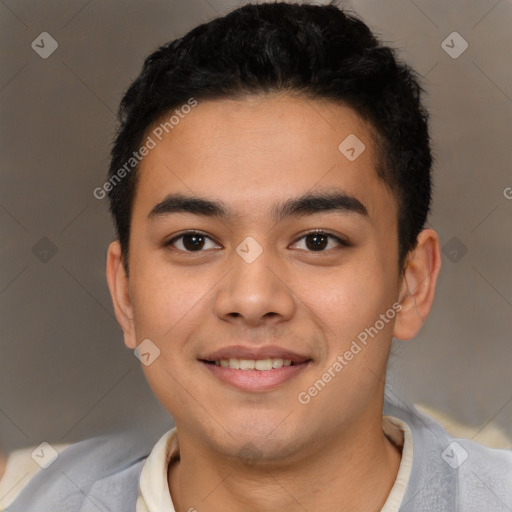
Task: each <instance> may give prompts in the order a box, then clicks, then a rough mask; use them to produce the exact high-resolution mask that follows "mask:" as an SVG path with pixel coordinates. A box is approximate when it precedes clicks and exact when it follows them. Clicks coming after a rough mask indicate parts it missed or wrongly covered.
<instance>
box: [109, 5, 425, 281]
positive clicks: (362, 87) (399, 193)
mask: <svg viewBox="0 0 512 512" xmlns="http://www.w3.org/2000/svg"><path fill="white" fill-rule="evenodd" d="M274 92H284V93H290V94H299V95H302V96H304V97H307V98H310V99H322V100H331V101H334V102H338V103H340V104H343V105H347V106H349V107H351V108H353V109H354V110H355V111H356V112H357V114H358V115H359V116H360V117H361V118H362V119H363V120H365V121H367V124H368V125H369V126H370V127H371V131H372V134H373V136H374V137H373V139H374V140H373V142H374V145H375V147H376V149H377V154H378V158H377V159H378V163H377V169H376V171H377V174H378V176H379V177H380V178H381V179H382V180H383V182H384V183H385V184H386V185H387V186H388V188H389V189H390V190H391V191H392V192H393V194H394V197H395V198H396V200H397V205H398V212H399V213H398V219H397V221H398V222H397V223H398V240H399V261H398V265H399V268H400V269H402V270H403V264H404V262H405V259H406V256H407V254H408V253H409V252H410V251H411V250H412V249H414V248H415V247H416V245H417V237H418V234H419V233H420V231H421V230H422V229H423V227H424V225H425V222H426V220H427V216H428V213H429V210H430V205H431V167H432V161H433V157H432V154H431V149H430V138H429V133H428V113H427V112H426V110H425V109H424V108H423V106H422V102H421V94H422V93H423V92H424V91H423V88H422V87H421V85H420V83H419V77H418V75H417V74H416V73H415V71H414V70H413V69H412V68H411V67H409V66H408V65H407V64H405V63H403V62H400V61H399V60H398V58H397V57H396V52H395V50H394V49H392V48H389V47H387V46H384V45H383V44H382V43H380V42H379V41H378V40H377V37H376V36H375V35H374V34H373V33H372V32H371V30H370V29H369V27H368V26H367V25H366V24H365V23H364V22H363V21H362V20H360V19H359V18H358V16H357V15H355V14H353V13H350V14H349V13H347V12H345V11H344V10H343V9H342V8H340V7H339V6H338V5H337V2H336V0H333V1H331V2H330V3H329V4H326V5H309V4H304V3H302V4H300V3H292V2H265V3H260V4H252V3H248V4H246V5H244V6H242V7H240V8H237V9H235V10H234V11H232V12H230V13H229V14H227V15H226V16H223V17H218V18H216V19H213V20H212V21H210V22H208V23H204V24H201V25H199V26H197V27H196V28H194V29H193V30H191V31H190V32H188V33H187V34H186V35H184V36H183V37H181V38H179V39H176V40H174V41H171V42H169V43H167V44H165V45H163V46H161V47H160V48H159V49H158V50H157V51H155V52H154V53H152V54H151V55H149V56H148V57H147V58H146V60H145V61H144V65H143V68H142V71H141V73H140V75H139V76H138V78H137V79H136V80H135V81H134V82H133V83H132V84H131V85H130V87H129V88H128V90H127V92H126V94H125V95H124V97H123V99H122V101H121V104H120V108H119V129H118V131H117V135H116V137H115V141H114V145H113V148H112V153H111V156H112V158H111V163H110V169H109V173H108V176H109V180H110V183H111V186H110V187H109V190H108V196H109V200H110V212H111V213H112V215H113V218H114V223H115V228H116V232H117V237H118V239H119V241H120V244H121V248H122V252H123V264H124V267H125V270H126V272H128V270H129V265H128V246H129V237H130V221H131V213H132V206H133V201H134V197H135V190H136V185H137V177H138V173H137V170H138V165H137V161H136V160H134V159H133V155H134V153H135V152H137V151H138V150H139V148H140V147H141V145H142V144H143V141H144V137H145V135H146V133H147V130H148V129H149V128H151V127H152V126H153V125H154V124H155V123H156V122H157V121H159V120H160V119H161V118H162V116H164V115H165V114H169V113H170V112H171V111H172V110H173V109H176V108H177V107H180V106H183V105H186V104H187V103H190V99H191V98H194V100H195V101H198V100H199V101H201V100H220V99H238V98H243V97H247V96H248V95H256V94H264V93H274ZM340 142H341V141H340ZM130 159H132V160H130ZM129 161H130V162H131V163H132V166H133V169H128V170H129V171H130V172H124V173H122V175H123V176H124V177H123V179H119V176H120V174H119V171H120V169H122V168H123V166H124V169H125V171H126V169H127V166H126V164H127V162H129Z"/></svg>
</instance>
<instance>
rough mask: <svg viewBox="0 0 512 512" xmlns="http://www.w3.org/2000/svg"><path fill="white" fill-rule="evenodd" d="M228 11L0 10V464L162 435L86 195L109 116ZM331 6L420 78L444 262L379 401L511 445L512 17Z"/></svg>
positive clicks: (433, 4) (103, 226) (432, 5)
mask: <svg viewBox="0 0 512 512" xmlns="http://www.w3.org/2000/svg"><path fill="white" fill-rule="evenodd" d="M243 3H245V2H243V1H222V0H186V1H184V0H182V1H177V0H174V1H170V0H165V1H163V0H162V1H160V0H158V1H148V2H142V1H138V2H137V1H133V0H126V1H99V0H89V1H87V0H80V1H67V2H58V1H48V0H46V1H45V2H36V1H35V0H0V39H1V48H2V50H1V62H2V64H1V68H0V73H1V74H0V116H1V117H0V119H1V125H0V149H1V171H0V180H1V182H0V229H1V241H2V246H1V255H0V258H1V260H0V269H1V270H0V321H1V331H0V332H1V338H0V343H1V345H0V348H1V356H0V440H1V441H2V442H3V444H4V445H5V448H6V449H7V450H12V449H15V448H18V447H21V446H26V445H33V444H36V443H39V442H41V441H43V440H44V441H48V442H56V443H59V442H73V441H76V440H79V439H82V438H84V437H88V436H90V435H94V434H96V433H98V432H101V431H105V430H107V429H118V428H123V427H124V426H125V425H128V424H134V425H138V426H141V427H144V429H146V431H147V432H148V433H149V434H150V435H152V436H154V435H157V434H160V433H163V432H164V431H165V430H167V429H168V428H169V424H170V421H171V420H170V417H169V415H168V414H167V412H166V411H165V410H164V409H163V408H162V407H161V406H160V405H159V403H158V402H157V401H156V399H155V398H154V397H153V395H152V393H151V391H150V389H149V387H148V385H147V384H146V381H145V379H144V376H143V373H142V371H141V369H140V366H139V365H140V363H139V361H138V360H137V359H136V358H135V357H134V356H133V353H132V352H131V351H130V350H128V349H127V348H125V346H124V344H123V340H122V332H121V329H120V328H119V327H118V325H117V322H116V320H115V317H114V314H113V309H112V306H111V301H110V296H109V293H108V289H107V285H106V281H105V257H106V250H107V245H108V243H109V242H110V241H111V239H112V238H113V229H112V225H111V221H110V218H109V217H108V213H107V203H106V200H101V201H100V200H97V199H95V198H94V196H93V194H92V191H93V190H94V188H96V187H98V186H101V185H102V183H103V182H104V177H105V172H106V168H107V165H108V156H109V149H110V143H111V140H112V137H113V133H114V128H115V117H114V113H115V111H116V109H117V105H118V103H119V101H120V99H121V95H122V93H123V92H124V91H125V89H126V87H127V86H128V85H129V83H130V81H131V80H133V79H134V78H135V77H136V76H137V74H138V72H139V71H140V67H141V65H142V61H143V58H144V56H145V55H147V54H148V53H149V52H151V51H153V50H155V49H156V48H157V46H158V45H160V44H163V43H164V42H166V41H168V40H170V39H174V38H175V37H178V36H181V35H183V34H184V33H185V32H186V31H188V30H189V29H191V28H192V27H193V26H195V25H196V24H198V23H199V22H204V21H208V20H210V19H212V18H213V17H215V16H218V15H221V14H225V13H226V12H228V11H229V10H230V9H231V8H234V7H235V6H239V5H242V4H243ZM317 3H322V2H317ZM347 5H352V7H353V9H354V10H355V11H357V12H358V13H359V14H360V15H361V16H362V17H363V18H364V19H365V21H366V22H367V23H368V24H369V25H370V27H371V28H373V29H374V30H375V31H376V32H377V33H378V34H380V36H381V37H382V38H383V39H384V41H386V42H387V43H388V44H390V45H392V46H394V47H396V48H398V49H399V50H400V56H401V57H403V58H405V59H406V60H407V61H408V62H410V63H411V64H412V65H413V66H414V67H415V68H416V69H417V71H418V72H419V73H420V74H421V75H423V76H424V80H425V81H424V84H425V87H426V89H427V91H428V96H427V98H426V105H427V107H428V108H429V109H430V112H431V115H432V137H433V143H434V152H435V155H436V158H437V164H436V168H435V186H436V187H435V202H434V209H433V214H432V216H431V219H430V226H432V227H434V228H435V229H436V230H437V231H438V232H439V234H440V237H441V243H442V245H443V246H444V247H445V250H444V253H445V254H443V269H442V273H441V277H440V281H439V284H438V294H437V300H436V302H435V306H434V308H433V311H432V313H431V315H430V317H429V318H428V320H427V322H426V324H425V325H424V328H423V330H422V332H421V334H420V335H419V336H418V337H417V338H416V339H415V340H413V341H410V342H408V343H399V344H397V346H396V347H395V350H394V352H395V355H394V357H393V359H392V361H391V364H390V369H391V372H392V374H391V375H390V380H391V382H392V383H393V385H394V389H395V391H394V392H395V393H396V394H397V396H399V397H402V398H405V397H407V398H409V399H412V400H416V401H420V402H423V403H426V404H429V405H432V406H435V407H437V408H439V409H441V410H443V411H445V412H448V413H450V414H452V415H453V416H455V417H456V418H457V419H459V420H461V421H463V422H466V423H468V424H470V425H472V426H474V427H476V428H483V427H484V426H485V425H486V424H487V422H489V421H490V420H494V421H495V422H497V423H498V424H499V425H501V426H502V427H503V428H504V429H505V430H506V431H507V433H508V434H509V435H512V372H511V362H512V343H511V332H512V315H511V313H512V309H511V308H512V271H511V255H512V236H511V235H512V229H511V228H512V222H511V214H512V200H507V198H506V197H505V196H504V190H505V189H506V187H512V173H511V172H510V164H509V162H510V161H511V160H512V159H511V157H512V144H511V140H512V139H511V135H512V99H511V98H512V81H511V76H512V69H511V66H510V54H511V50H512V35H511V34H512V32H511V31H510V26H511V25H512V23H511V22H512V3H511V1H510V0H501V1H497V0H478V1H462V0H451V1H450V2H447V1H446V0H431V1H421V0H416V1H415V2H413V1H410V0H399V1H396V0H393V1H391V0H354V1H353V2H352V3H351V4H347ZM454 31H456V32H458V33H460V34H461V35H462V37H463V38H464V39H465V40H466V41H467V42H468V44H469V47H468V49H467V50H466V51H465V52H464V53H463V54H462V55H461V56H460V57H458V58H457V59H454V58H452V57H450V56H449V55H448V54H447V53H446V52H445V51H444V50H443V48H442V47H441V43H442V41H443V40H445V38H446V37H447V36H448V35H449V34H451V33H452V32H454ZM42 32H48V33H49V34H50V35H51V36H52V37H53V38H54V39H55V40H56V41H57V42H58V45H59V46H58V49H57V50H56V51H55V52H54V53H53V54H52V55H51V56H50V57H48V58H47V59H42V58H41V57H40V56H39V55H38V54H37V53H36V52H35V51H34V50H33V49H32V48H31V43H32V41H34V40H35V39H36V38H37V36H39V34H41V33H42ZM45 237H46V238H47V239H49V241H51V243H50V242H48V240H46V238H45ZM453 238H455V240H452V239H453ZM450 240H451V242H450ZM52 244H53V245H52ZM446 244H449V245H448V247H446ZM53 246H54V247H55V248H56V252H55V254H53V252H54V251H55V248H54V247H53ZM454 250H455V251H457V252H456V253H455V252H450V251H454ZM44 251H46V253H44ZM464 251H467V252H464Z"/></svg>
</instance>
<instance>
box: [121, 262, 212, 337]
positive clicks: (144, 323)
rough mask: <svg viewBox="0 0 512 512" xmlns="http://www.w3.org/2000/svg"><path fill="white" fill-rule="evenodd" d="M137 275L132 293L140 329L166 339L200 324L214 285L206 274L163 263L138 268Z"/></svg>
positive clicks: (135, 272) (147, 335)
mask: <svg viewBox="0 0 512 512" xmlns="http://www.w3.org/2000/svg"><path fill="white" fill-rule="evenodd" d="M133 275H136V276H137V280H136V281H135V282H134V283H133V286H132V289H131V293H133V294H132V304H133V309H134V316H135V325H136V329H137V331H138V332H140V333H141V334H142V335H144V336H146V337H149V338H151V336H153V337H154V338H155V339H160V340H162V341H163V340H164V339H168V338H169V337H172V338H174V339H180V338H181V336H178V335H177V333H178V332H183V329H184V328H187V329H190V326H191V324H194V325H195V324H197V320H196V317H197V315H198V312H200V311H201V310H202V309H203V308H204V306H205V304H206V301H208V297H209V295H208V291H209V290H210V289H211V283H210V282H209V280H208V279H207V276H206V275H203V276H201V275H200V274H199V273H197V272H196V273H195V274H193V273H192V272H191V271H190V270H184V269H183V268H179V267H176V268H171V267H170V266H169V265H159V264H148V265H145V266H144V268H137V269H134V273H133Z"/></svg>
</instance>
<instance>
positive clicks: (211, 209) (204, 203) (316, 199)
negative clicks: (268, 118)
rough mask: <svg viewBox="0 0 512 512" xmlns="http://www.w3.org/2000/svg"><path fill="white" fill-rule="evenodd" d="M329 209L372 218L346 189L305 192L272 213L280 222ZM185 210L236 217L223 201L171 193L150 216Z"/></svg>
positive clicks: (150, 217) (285, 202) (223, 217)
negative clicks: (318, 192)
mask: <svg viewBox="0 0 512 512" xmlns="http://www.w3.org/2000/svg"><path fill="white" fill-rule="evenodd" d="M329 211H337V212H341V213H344V214H350V213H352V214H354V213H355V214H358V215H361V216H363V217H369V215H368V210H367V209H366V207H365V206H364V204H363V203H362V202H361V201H359V199H357V198H355V197H353V196H350V195H348V194H346V193H344V192H330V193H322V194H305V195H303V196H300V197H295V198H291V199H287V200H286V201H284V202H283V203H278V204H275V205H273V206H272V208H271V210H270V214H271V217H272V219H273V220H274V221H276V222H279V221H281V220H283V219H285V218H287V217H300V216H303V215H313V214H316V213H321V212H329ZM183 212H186V213H192V214H194V215H201V216H206V217H219V218H222V219H229V218H234V217H236V214H235V213H234V212H233V211H232V210H231V209H230V208H229V207H228V206H227V205H226V204H225V203H224V202H222V201H213V200H210V199H206V198H201V197H192V196H185V195H183V194H169V195H167V196H166V197H165V198H164V199H163V200H162V201H160V202H159V203H158V204H156V205H155V206H154V207H153V208H152V209H151V211H150V212H149V214H148V219H150V220H151V219H153V218H159V217H163V216H166V215H171V214H173V213H183Z"/></svg>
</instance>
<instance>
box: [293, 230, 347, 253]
mask: <svg viewBox="0 0 512 512" xmlns="http://www.w3.org/2000/svg"><path fill="white" fill-rule="evenodd" d="M329 239H331V240H334V241H336V242H337V243H338V245H341V246H343V247H347V246H348V243H347V242H346V241H345V240H342V239H341V238H339V237H337V236H334V235H331V234H330V233H326V232H325V231H313V232H312V233H307V234H305V235H304V236H302V237H301V238H299V240H297V242H295V243H298V242H299V241H300V240H306V244H305V245H306V247H307V248H308V249H310V250H312V252H325V251H324V250H325V249H326V248H327V246H328V245H329V242H328V240H329Z"/></svg>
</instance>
